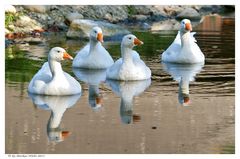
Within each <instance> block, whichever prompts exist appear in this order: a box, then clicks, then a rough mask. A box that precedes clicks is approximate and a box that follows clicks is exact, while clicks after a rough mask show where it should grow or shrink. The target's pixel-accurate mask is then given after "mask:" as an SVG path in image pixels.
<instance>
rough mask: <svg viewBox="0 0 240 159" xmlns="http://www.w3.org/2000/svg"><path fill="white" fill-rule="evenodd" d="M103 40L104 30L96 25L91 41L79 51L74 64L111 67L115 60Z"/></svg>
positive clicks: (91, 34)
mask: <svg viewBox="0 0 240 159" xmlns="http://www.w3.org/2000/svg"><path fill="white" fill-rule="evenodd" d="M101 42H103V35H102V30H101V28H99V27H94V28H93V29H92V31H91V33H90V42H89V43H88V44H87V45H86V46H85V47H84V48H83V49H81V50H80V51H79V52H78V53H77V55H76V57H75V58H74V60H73V65H72V66H73V67H75V68H85V69H106V68H108V67H110V66H111V65H112V64H113V63H114V61H113V59H112V57H111V56H110V54H109V53H108V51H107V50H106V49H105V48H104V47H103V46H102V44H101Z"/></svg>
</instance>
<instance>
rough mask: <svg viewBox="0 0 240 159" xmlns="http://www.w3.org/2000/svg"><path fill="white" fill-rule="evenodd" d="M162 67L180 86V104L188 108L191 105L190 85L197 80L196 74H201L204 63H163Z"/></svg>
mask: <svg viewBox="0 0 240 159" xmlns="http://www.w3.org/2000/svg"><path fill="white" fill-rule="evenodd" d="M162 65H163V69H164V70H165V71H166V72H167V73H169V74H170V75H171V76H172V77H173V79H174V80H175V81H177V82H178V84H179V90H178V101H179V103H180V104H182V105H183V106H188V105H189V104H190V96H189V83H190V82H191V81H194V80H195V76H196V74H197V73H199V72H201V70H202V67H203V66H204V63H196V64H175V63H164V62H163V63H162Z"/></svg>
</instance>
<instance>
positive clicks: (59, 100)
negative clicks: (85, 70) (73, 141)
mask: <svg viewBox="0 0 240 159" xmlns="http://www.w3.org/2000/svg"><path fill="white" fill-rule="evenodd" d="M28 95H29V97H30V98H31V99H32V101H33V103H34V104H35V105H36V106H37V107H38V108H40V109H43V110H50V111H51V115H50V118H49V120H48V123H47V135H48V138H49V140H50V141H54V142H61V141H64V139H65V138H66V137H68V136H69V134H70V132H69V131H64V130H62V128H61V127H60V124H61V120H62V117H63V114H64V112H65V111H66V110H67V109H68V108H70V107H72V106H73V105H74V104H75V103H76V102H77V101H78V99H79V98H80V96H81V95H80V94H77V95H72V96H43V95H35V94H30V93H29V94H28Z"/></svg>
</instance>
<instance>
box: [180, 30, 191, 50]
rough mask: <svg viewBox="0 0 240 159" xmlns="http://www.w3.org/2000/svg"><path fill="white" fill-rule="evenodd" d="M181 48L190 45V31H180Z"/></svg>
mask: <svg viewBox="0 0 240 159" xmlns="http://www.w3.org/2000/svg"><path fill="white" fill-rule="evenodd" d="M180 36H181V44H182V48H185V47H188V46H190V31H187V32H186V31H180Z"/></svg>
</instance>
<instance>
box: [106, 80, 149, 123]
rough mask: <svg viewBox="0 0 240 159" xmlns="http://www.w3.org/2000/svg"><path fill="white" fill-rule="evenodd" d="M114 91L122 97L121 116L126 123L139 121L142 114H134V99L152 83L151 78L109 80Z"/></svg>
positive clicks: (108, 82)
mask: <svg viewBox="0 0 240 159" xmlns="http://www.w3.org/2000/svg"><path fill="white" fill-rule="evenodd" d="M106 82H107V84H108V85H109V86H110V87H111V88H112V91H113V92H114V93H116V94H117V95H118V96H120V97H121V102H120V116H121V120H122V122H123V123H125V124H130V123H131V122H132V119H133V121H134V122H135V121H139V120H140V116H139V115H135V114H133V99H134V97H135V96H139V95H140V94H141V93H143V92H144V91H145V90H146V89H147V88H148V87H149V86H150V84H151V79H147V80H141V81H116V80H107V81H106Z"/></svg>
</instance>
